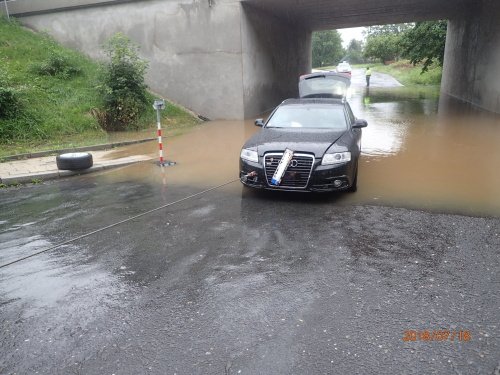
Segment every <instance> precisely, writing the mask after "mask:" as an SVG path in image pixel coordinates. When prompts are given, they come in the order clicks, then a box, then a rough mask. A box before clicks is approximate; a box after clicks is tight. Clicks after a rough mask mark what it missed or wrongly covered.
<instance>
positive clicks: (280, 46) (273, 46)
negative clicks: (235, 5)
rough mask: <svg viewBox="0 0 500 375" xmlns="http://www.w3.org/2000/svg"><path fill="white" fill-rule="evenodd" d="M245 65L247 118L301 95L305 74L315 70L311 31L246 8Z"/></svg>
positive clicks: (244, 8)
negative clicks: (313, 67)
mask: <svg viewBox="0 0 500 375" xmlns="http://www.w3.org/2000/svg"><path fill="white" fill-rule="evenodd" d="M243 10H244V11H243V14H242V50H243V56H242V63H243V89H244V94H243V100H244V105H245V117H246V118H250V117H252V116H255V115H257V114H262V113H263V112H265V111H268V110H270V109H272V108H273V107H274V106H276V105H277V104H279V103H280V102H281V101H283V100H284V99H287V98H292V97H297V96H298V80H299V76H300V75H301V74H305V73H308V72H310V70H311V31H309V30H307V29H304V28H301V27H300V26H298V25H296V24H292V23H289V22H287V20H285V19H280V18H277V17H275V16H273V15H271V14H269V13H265V12H262V11H259V10H256V9H254V8H252V7H249V6H243Z"/></svg>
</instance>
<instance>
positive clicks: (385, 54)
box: [364, 34, 402, 62]
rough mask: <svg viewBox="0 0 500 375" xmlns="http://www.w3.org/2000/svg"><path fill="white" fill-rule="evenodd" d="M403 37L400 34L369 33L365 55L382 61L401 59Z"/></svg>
mask: <svg viewBox="0 0 500 375" xmlns="http://www.w3.org/2000/svg"><path fill="white" fill-rule="evenodd" d="M401 37H402V36H401V35H400V34H381V35H369V36H368V37H367V38H366V46H365V52H364V55H365V57H367V58H372V59H377V60H380V61H381V62H387V61H392V60H397V59H399V57H400V55H401V51H402V50H401Z"/></svg>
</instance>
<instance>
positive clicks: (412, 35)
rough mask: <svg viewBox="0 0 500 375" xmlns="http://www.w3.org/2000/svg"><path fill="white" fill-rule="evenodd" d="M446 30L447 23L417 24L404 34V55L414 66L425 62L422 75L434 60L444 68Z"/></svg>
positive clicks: (427, 22)
mask: <svg viewBox="0 0 500 375" xmlns="http://www.w3.org/2000/svg"><path fill="white" fill-rule="evenodd" d="M446 28H447V21H426V22H417V23H416V24H415V26H414V27H413V28H411V29H409V30H407V31H406V32H405V33H404V35H403V38H402V40H401V45H402V49H403V54H404V56H405V57H406V58H408V59H409V60H410V62H411V63H412V64H413V65H416V64H418V63H420V62H422V61H423V62H424V66H423V67H422V73H424V72H426V71H427V70H428V68H429V66H430V65H431V64H432V63H433V62H434V60H437V62H438V64H439V65H440V66H443V61H444V46H445V43H446Z"/></svg>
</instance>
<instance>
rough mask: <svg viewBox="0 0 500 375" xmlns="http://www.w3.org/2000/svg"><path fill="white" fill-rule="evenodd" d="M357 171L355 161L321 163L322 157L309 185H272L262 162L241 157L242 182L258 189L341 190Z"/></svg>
mask: <svg viewBox="0 0 500 375" xmlns="http://www.w3.org/2000/svg"><path fill="white" fill-rule="evenodd" d="M252 172H254V173H253V174H254V176H253V177H247V176H248V175H249V174H250V173H252ZM355 173H356V170H355V163H354V162H353V161H350V162H347V163H342V164H333V165H321V159H319V160H316V161H315V162H314V164H313V167H312V172H311V175H310V178H309V181H308V183H307V185H306V186H305V187H301V188H291V187H283V186H279V185H278V186H275V185H271V184H270V183H269V181H268V180H267V178H266V173H265V171H264V167H263V165H262V164H261V163H255V162H250V161H247V160H242V159H240V181H241V183H242V184H243V185H246V186H248V187H252V188H256V189H268V190H280V191H302V192H304V191H310V192H313V191H315V192H329V191H341V190H346V189H348V188H349V187H351V185H352V184H353V182H354V176H355Z"/></svg>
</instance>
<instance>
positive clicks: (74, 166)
mask: <svg viewBox="0 0 500 375" xmlns="http://www.w3.org/2000/svg"><path fill="white" fill-rule="evenodd" d="M56 163H57V169H62V170H69V171H79V170H82V169H88V168H90V167H92V165H93V164H94V161H93V159H92V154H90V153H88V152H71V153H67V154H61V155H57V157H56Z"/></svg>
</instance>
